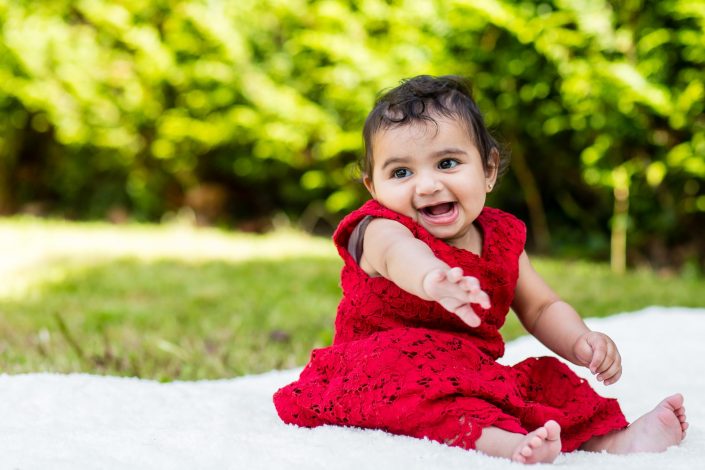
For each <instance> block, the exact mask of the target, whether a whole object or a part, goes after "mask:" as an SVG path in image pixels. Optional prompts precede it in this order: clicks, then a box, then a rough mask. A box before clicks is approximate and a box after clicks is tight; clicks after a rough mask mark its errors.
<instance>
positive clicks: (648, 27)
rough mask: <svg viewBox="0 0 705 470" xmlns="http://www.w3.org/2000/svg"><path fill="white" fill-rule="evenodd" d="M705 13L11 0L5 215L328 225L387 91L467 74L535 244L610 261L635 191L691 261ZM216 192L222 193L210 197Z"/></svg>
mask: <svg viewBox="0 0 705 470" xmlns="http://www.w3.org/2000/svg"><path fill="white" fill-rule="evenodd" d="M704 12H705V2H704V1H703V0H664V1H660V2H645V1H639V0H630V1H626V2H609V1H607V0H599V1H577V2H576V1H573V2H566V1H563V0H550V1H546V2H541V3H537V2H529V1H508V0H504V1H501V0H494V1H473V0H452V1H440V0H406V1H405V0H395V1H384V0H364V1H359V2H351V1H344V0H321V1H306V0H261V1H254V0H240V1H236V2H235V1H233V2H223V1H215V0H210V1H209V0H175V1H166V0H141V1H134V0H120V1H108V0H81V1H67V0H58V1H46V0H42V1H31V2H30V1H10V0H0V34H1V35H2V41H0V213H11V212H16V211H18V210H25V211H27V210H29V211H39V212H50V213H56V214H63V215H69V216H76V217H104V216H105V214H106V213H108V212H110V211H111V210H114V209H115V208H124V209H126V210H127V212H128V213H129V214H130V215H131V216H132V217H133V218H135V219H138V220H145V219H148V220H157V219H159V218H160V217H161V216H163V215H164V214H165V213H168V212H174V211H177V210H179V208H181V207H183V206H191V207H193V208H194V209H195V210H196V211H197V212H198V211H205V212H209V210H208V208H204V207H202V206H203V204H206V205H210V206H211V207H210V212H211V215H210V221H218V220H223V219H225V220H229V221H231V222H232V221H235V222H242V221H245V220H248V219H254V218H257V217H261V216H262V215H264V216H271V215H272V214H274V213H276V212H277V211H284V212H286V213H287V214H288V215H289V216H290V217H293V218H295V219H298V218H299V217H301V218H303V220H304V222H305V224H306V225H308V226H310V227H313V226H314V225H315V221H316V219H321V218H322V219H327V220H330V221H331V222H330V223H329V225H330V224H333V223H334V222H335V219H336V218H337V217H339V216H340V215H341V214H342V213H343V212H345V211H347V210H349V209H350V208H352V207H354V206H356V205H357V204H359V202H360V201H361V200H362V199H363V198H364V197H365V195H364V193H363V190H362V188H361V187H360V185H359V184H357V183H356V182H355V179H354V175H355V160H356V158H357V156H358V155H360V153H361V139H360V137H359V136H360V129H361V127H362V123H363V120H364V118H365V115H366V113H367V112H368V110H369V108H370V106H371V105H372V103H373V101H374V97H375V94H376V93H377V92H378V91H379V90H381V89H383V88H388V87H391V86H393V85H395V84H396V83H397V82H398V81H399V79H401V78H403V77H408V76H412V75H416V74H421V73H427V74H445V73H459V74H464V75H468V76H470V77H471V79H472V80H473V82H474V83H475V85H476V89H477V98H478V101H479V103H480V107H481V108H482V109H483V110H484V112H485V114H486V118H487V121H488V123H489V124H490V125H491V127H492V128H493V129H495V130H496V131H497V134H498V135H499V137H500V139H501V140H503V141H505V142H506V143H507V145H508V147H510V149H511V151H512V154H513V156H514V164H513V166H512V171H511V172H510V174H509V175H508V176H507V180H508V181H507V182H506V183H505V184H504V185H503V186H502V187H500V188H499V190H498V192H497V194H496V195H495V200H494V201H493V203H495V204H497V205H501V206H502V207H505V208H507V209H513V210H514V211H515V212H517V213H518V214H519V215H521V216H522V217H524V218H525V219H527V220H528V221H530V224H531V227H532V229H533V231H532V240H533V242H534V243H535V244H536V246H538V247H540V248H546V247H547V246H549V245H548V239H549V236H550V235H551V233H550V232H551V231H552V232H553V236H554V238H556V239H558V240H559V243H555V244H554V245H555V246H557V247H558V250H562V249H567V247H570V246H576V245H577V244H582V245H583V246H582V249H583V250H585V251H588V252H592V253H594V254H597V255H604V254H605V252H606V250H607V246H608V245H607V242H606V240H607V237H608V234H609V225H610V223H611V217H612V210H613V209H612V193H613V191H615V190H621V189H625V188H622V186H626V189H627V190H628V191H629V195H630V199H631V204H630V206H629V217H630V218H629V219H628V230H629V233H630V236H629V240H630V246H632V247H633V249H634V253H633V254H634V255H637V254H639V253H641V254H642V256H643V255H646V256H650V257H651V258H654V257H658V256H657V255H658V254H659V253H661V252H663V251H664V250H665V249H666V248H668V247H673V246H680V247H681V249H680V251H679V252H678V253H676V254H677V256H678V257H680V258H681V260H680V261H687V260H688V259H689V258H694V259H696V260H697V259H700V261H702V256H703V255H702V253H705V249H703V246H702V240H703V239H705V237H703V231H702V227H703V226H705V225H704V224H703V221H704V219H705V160H704V159H703V155H704V154H705V118H704V117H703V116H704V114H703V106H704V103H705V99H704V98H705V78H704V75H703V73H702V70H703V69H704V66H705V63H704V62H705V39H704V38H705V13H704ZM620 175H621V180H620V179H619V178H620ZM619 181H621V182H622V183H621V186H620V185H618V184H617V183H618V182H619ZM203 188H206V189H207V188H216V190H215V191H211V193H209V194H212V193H213V194H219V195H220V196H218V198H216V199H217V200H216V201H215V202H214V201H213V200H212V198H211V199H208V198H206V199H207V201H210V202H205V203H199V202H198V201H202V199H203V198H200V199H199V195H202V194H203V191H200V190H202V189H203ZM620 188H621V189H620ZM199 191H200V192H199ZM194 201H196V202H194ZM308 220H312V222H311V223H308V222H306V221H308ZM255 225H257V224H255ZM549 226H550V227H551V230H549V228H548V227H549ZM586 239H587V240H590V244H589V245H585V240H586ZM563 247H566V248H563ZM662 258H663V256H662Z"/></svg>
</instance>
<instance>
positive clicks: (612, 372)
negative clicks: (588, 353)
mask: <svg viewBox="0 0 705 470" xmlns="http://www.w3.org/2000/svg"><path fill="white" fill-rule="evenodd" d="M601 375H602V377H603V383H604V384H605V385H612V384H613V383H615V382H617V381H618V380H619V378H620V377H621V376H622V366H620V365H617V364H616V363H615V364H614V365H613V366H612V367H611V368H610V369H609V370H608V371H607V372H605V373H604V374H601ZM598 380H600V379H599V377H598Z"/></svg>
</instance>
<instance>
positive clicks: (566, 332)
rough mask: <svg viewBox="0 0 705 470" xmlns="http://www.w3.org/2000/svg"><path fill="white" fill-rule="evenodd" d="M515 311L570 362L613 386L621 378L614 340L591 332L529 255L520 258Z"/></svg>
mask: <svg viewBox="0 0 705 470" xmlns="http://www.w3.org/2000/svg"><path fill="white" fill-rule="evenodd" d="M512 309H513V310H514V311H515V312H516V314H517V316H518V317H519V320H520V321H521V323H522V324H523V325H524V327H525V328H526V329H527V331H528V332H529V333H531V334H532V335H534V336H535V337H536V338H537V339H538V340H539V341H541V342H542V343H543V344H544V345H545V346H546V347H548V348H549V349H551V350H552V351H553V352H555V353H556V354H558V355H560V356H561V357H563V358H565V359H567V360H569V361H570V362H572V363H574V364H577V365H580V366H585V367H588V368H589V369H590V371H591V372H592V373H593V374H598V375H597V380H599V381H602V382H604V384H605V385H610V384H613V383H615V382H616V381H617V380H619V378H620V376H621V375H622V358H621V356H620V354H619V351H618V350H617V346H616V345H615V344H614V341H612V339H611V338H610V337H609V336H607V335H605V334H603V333H599V332H596V331H592V330H590V329H589V328H588V327H587V325H586V324H585V322H583V320H582V318H580V315H578V313H577V312H576V311H575V309H573V307H572V306H570V305H569V304H567V303H566V302H563V301H562V300H561V299H560V297H558V295H557V294H556V293H555V292H554V291H553V290H552V289H551V288H550V287H549V286H548V284H546V282H545V281H544V280H543V278H541V276H540V275H539V274H538V273H537V272H536V271H535V270H534V268H533V266H532V265H531V262H530V261H529V257H528V256H527V255H526V252H523V253H522V254H521V257H520V258H519V280H518V281H517V287H516V291H515V295H514V302H513V304H512Z"/></svg>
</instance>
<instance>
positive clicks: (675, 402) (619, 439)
mask: <svg viewBox="0 0 705 470" xmlns="http://www.w3.org/2000/svg"><path fill="white" fill-rule="evenodd" d="M686 429H688V423H687V422H686V418H685V407H684V406H683V396H682V395H681V394H676V395H672V396H670V397H668V398H666V399H665V400H663V401H662V402H661V403H659V404H658V405H656V408H654V409H653V410H651V411H650V412H648V413H646V414H645V415H644V416H642V417H641V418H639V419H637V420H636V421H634V422H633V423H632V424H631V425H629V427H628V428H625V429H621V430H619V431H614V432H611V433H609V434H606V435H604V436H599V437H594V438H592V439H590V440H589V441H587V442H586V443H585V444H583V446H582V447H581V449H583V450H589V451H597V452H599V451H603V450H606V451H607V452H610V453H612V454H631V453H634V452H663V451H664V450H666V449H667V448H668V447H670V446H672V445H676V444H678V443H680V442H681V441H682V440H683V438H684V437H685V430H686Z"/></svg>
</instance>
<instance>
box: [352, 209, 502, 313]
mask: <svg viewBox="0 0 705 470" xmlns="http://www.w3.org/2000/svg"><path fill="white" fill-rule="evenodd" d="M360 267H361V268H362V269H363V270H364V271H365V272H366V273H367V274H369V275H370V276H377V275H379V276H383V277H385V278H387V279H389V280H390V281H392V282H394V283H395V284H396V285H398V286H399V287H401V288H402V289H404V290H405V291H407V292H409V293H411V294H414V295H416V296H417V297H420V298H422V299H424V300H433V301H436V302H438V303H440V304H441V305H442V306H443V307H444V308H445V309H446V310H448V311H450V312H452V313H455V314H456V315H458V316H459V317H460V319H461V320H463V321H464V322H465V323H467V324H468V325H469V326H472V327H476V326H478V325H479V324H480V318H479V317H478V316H477V315H476V314H475V312H474V310H473V309H472V307H471V306H470V304H471V303H478V304H480V305H481V306H482V307H483V308H489V306H490V302H489V297H488V296H487V294H486V293H485V292H483V291H482V290H481V289H480V283H479V281H478V280H477V279H476V278H474V277H471V276H464V275H463V271H462V269H460V268H451V267H450V266H449V265H448V264H446V263H444V262H443V261H441V260H440V259H438V258H436V256H435V255H434V254H433V251H431V248H430V247H429V246H428V245H427V244H425V243H424V242H422V241H421V240H419V239H417V238H415V237H414V235H413V234H412V233H411V231H409V229H408V228H406V227H404V226H403V225H402V224H400V223H398V222H395V221H393V220H388V219H381V218H379V219H374V220H373V221H371V222H370V224H369V225H368V226H367V229H366V230H365V237H364V239H363V250H362V257H361V259H360Z"/></svg>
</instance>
